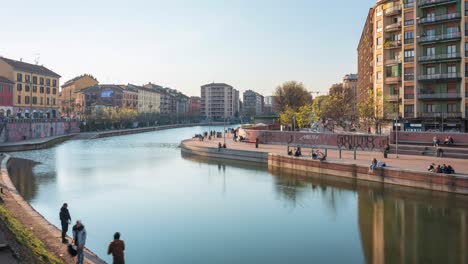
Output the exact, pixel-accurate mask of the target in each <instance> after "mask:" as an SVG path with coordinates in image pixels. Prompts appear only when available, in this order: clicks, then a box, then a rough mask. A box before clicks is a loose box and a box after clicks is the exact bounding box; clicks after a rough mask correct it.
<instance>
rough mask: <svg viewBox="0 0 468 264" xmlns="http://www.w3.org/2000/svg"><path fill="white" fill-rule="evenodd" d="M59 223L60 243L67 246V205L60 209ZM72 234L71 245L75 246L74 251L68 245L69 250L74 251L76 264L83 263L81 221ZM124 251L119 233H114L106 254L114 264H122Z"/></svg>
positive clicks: (82, 228) (83, 243)
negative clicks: (60, 230)
mask: <svg viewBox="0 0 468 264" xmlns="http://www.w3.org/2000/svg"><path fill="white" fill-rule="evenodd" d="M59 217H60V223H61V225H62V243H64V244H68V243H69V241H68V240H67V238H66V236H67V232H68V226H69V225H70V224H71V216H70V211H69V210H68V204H67V203H64V204H63V205H62V208H60V214H59ZM72 232H73V244H74V245H75V247H76V249H75V248H73V246H72V245H71V244H70V245H69V249H72V250H76V257H77V262H76V263H78V264H83V263H84V247H85V244H86V229H85V226H84V225H83V223H82V222H81V220H77V221H76V223H75V225H74V226H73V227H72ZM124 250H125V243H124V242H123V240H120V233H119V232H116V233H115V234H114V240H113V241H112V242H111V243H110V244H109V247H108V249H107V254H109V255H111V254H112V257H113V263H114V264H124V263H125V260H124Z"/></svg>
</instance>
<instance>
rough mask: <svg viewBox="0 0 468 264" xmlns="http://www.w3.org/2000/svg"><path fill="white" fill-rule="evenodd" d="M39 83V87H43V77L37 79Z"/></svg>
mask: <svg viewBox="0 0 468 264" xmlns="http://www.w3.org/2000/svg"><path fill="white" fill-rule="evenodd" d="M39 82H40V83H39V84H40V85H44V77H41V78H40V79H39Z"/></svg>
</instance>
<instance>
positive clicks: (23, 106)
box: [0, 57, 61, 118]
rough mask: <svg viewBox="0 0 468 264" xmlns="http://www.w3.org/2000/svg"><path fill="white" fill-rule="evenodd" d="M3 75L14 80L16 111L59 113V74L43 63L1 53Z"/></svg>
mask: <svg viewBox="0 0 468 264" xmlns="http://www.w3.org/2000/svg"><path fill="white" fill-rule="evenodd" d="M0 76H3V77H5V78H7V79H8V80H10V81H12V82H14V89H13V114H14V115H16V116H18V117H33V118H56V117H59V81H60V77H61V76H60V75H58V74H57V73H55V72H53V71H51V70H49V69H47V68H46V67H44V66H42V65H36V64H30V63H26V62H23V61H16V60H12V59H7V58H3V57H0Z"/></svg>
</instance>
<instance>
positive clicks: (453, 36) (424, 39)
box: [419, 32, 461, 43]
mask: <svg viewBox="0 0 468 264" xmlns="http://www.w3.org/2000/svg"><path fill="white" fill-rule="evenodd" d="M460 38H461V32H452V33H447V34H440V35H433V36H422V37H420V38H419V43H431V42H436V41H447V40H455V39H460Z"/></svg>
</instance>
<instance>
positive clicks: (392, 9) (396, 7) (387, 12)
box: [385, 5, 401, 15]
mask: <svg viewBox="0 0 468 264" xmlns="http://www.w3.org/2000/svg"><path fill="white" fill-rule="evenodd" d="M400 11H401V6H400V5H394V6H392V7H390V8H387V9H385V15H393V14H398V13H399V12H400Z"/></svg>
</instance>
